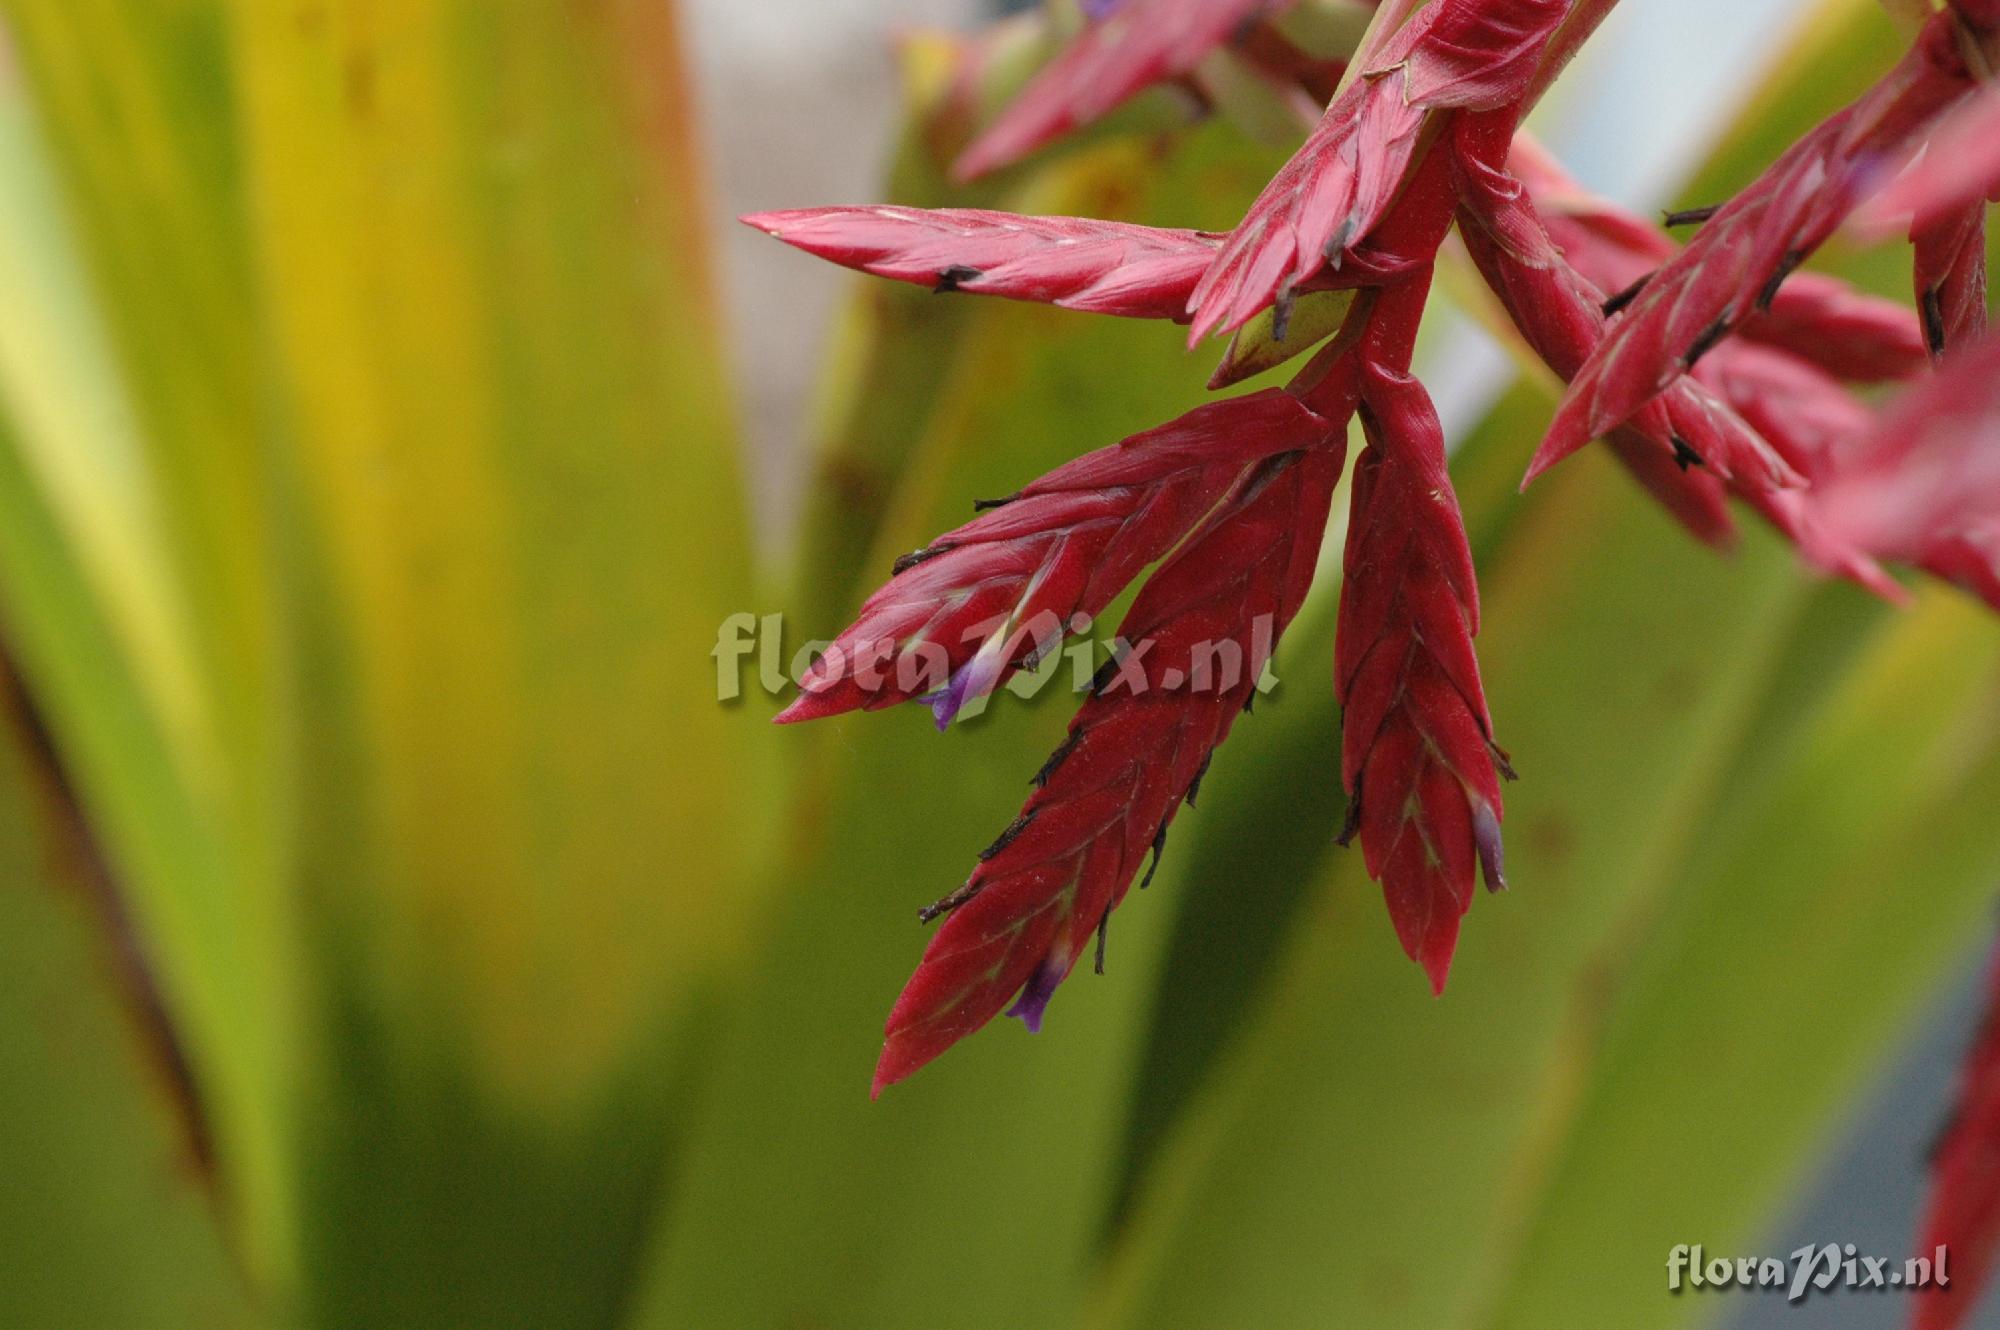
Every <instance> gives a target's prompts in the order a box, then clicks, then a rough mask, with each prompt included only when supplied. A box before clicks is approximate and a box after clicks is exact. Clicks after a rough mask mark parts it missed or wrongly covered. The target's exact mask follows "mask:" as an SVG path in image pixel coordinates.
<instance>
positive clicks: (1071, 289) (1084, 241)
mask: <svg viewBox="0 0 2000 1330" xmlns="http://www.w3.org/2000/svg"><path fill="white" fill-rule="evenodd" d="M743 221H744V222H745V223H747V224H748V225H750V226H754V227H756V228H757V229H759V230H761V231H764V232H767V233H769V234H770V235H772V236H775V237H776V238H777V239H779V240H782V241H784V242H785V243H786V244H788V245H791V246H793V247H794V248H797V249H802V250H804V251H806V252H807V253H808V254H814V255H817V256H819V257H820V258H823V259H826V260H829V261H830V262H833V263H838V264H840V265H841V266H842V267H846V268H857V269H859V270H861V271H862V272H868V273H873V274H874V275H876V276H877V277H889V278H894V279H895V280H896V281H899V282H914V283H916V284H917V285H919V286H928V287H931V288H933V289H935V290H938V291H967V292H970V293H972V294H974V295H993V296H1006V297H1008V298H1009V299H1013V300H1032V301H1038V302H1041V303H1043V304H1051V305H1060V306H1062V307H1063V308H1065V309H1076V310H1087V311H1089V312H1091V313H1094V314H1116V315H1120V316H1122V317H1125V318H1134V319H1182V318H1185V317H1186V316H1187V315H1186V307H1187V299H1188V293H1189V292H1190V291H1192V290H1193V289H1194V284H1195V283H1196V282H1197V281H1199V280H1200V278H1201V274H1202V273H1203V272H1204V271H1205V270H1206V269H1207V267H1208V264H1209V260H1211V259H1213V258H1214V257H1215V251H1216V248H1217V246H1218V245H1219V244H1220V243H1221V237H1219V236H1213V235H1206V234H1204V233H1202V232H1200V231H1174V230H1164V229H1162V228H1159V227H1152V226H1135V225H1132V224H1130V223H1126V222H1101V221H1098V220H1096V219H1095V218H1090V217H1024V216H1021V215H1019V214H1016V213H1009V212H989V211H986V210H984V209H977V208H937V209H924V208H896V207H889V206H886V205H882V206H874V207H859V208H801V209H798V210H796V211H792V212H766V213H755V214H752V215H751V216H748V217H745V218H744V219H743Z"/></svg>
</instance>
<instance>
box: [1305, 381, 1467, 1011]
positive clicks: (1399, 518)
mask: <svg viewBox="0 0 2000 1330" xmlns="http://www.w3.org/2000/svg"><path fill="white" fill-rule="evenodd" d="M1361 421H1362V426H1363V429H1364V430H1365V432H1366V434H1367V437H1368V447H1367V449H1366V451H1364V452H1363V453H1362V454H1361V458H1360V460H1359V461H1358V462H1356V463H1355V471H1354V502H1353V516H1352V519H1351V524H1350V526H1349V528H1348V536H1347V560H1346V568H1347V583H1346V589H1345V591H1344V592H1343V594H1342V596H1341V599H1340V630H1339V639H1338V643H1339V645H1338V651H1337V660H1336V664H1335V674H1334V678H1335V683H1336V687H1337V690H1338V692H1339V695H1340V701H1341V706H1342V708H1343V717H1342V721H1341V727H1342V729H1341V733H1342V738H1341V751H1342V758H1341V775H1342V778H1343V780H1344V781H1345V782H1346V784H1347V788H1348V790H1349V792H1350V797H1351V803H1350V812H1349V819H1350V828H1351V829H1352V830H1358V831H1359V832H1360V834H1361V846H1362V851H1363V853H1364V855H1365V856H1366V858H1367V861H1368V871H1369V872H1370V873H1372V874H1373V875H1374V876H1375V877H1376V878H1378V879H1379V880H1380V881H1381V882H1382V886H1383V893H1384V895H1385V896H1386V897H1387V899H1388V903H1389V917H1390V918H1391V919H1392V920H1394V922H1395V925H1396V935H1397V937H1398V938H1400V939H1401V941H1402V944H1403V949H1404V950H1405V951H1407V952H1408V953H1409V954H1410V956H1411V958H1412V959H1414V960H1416V961H1417V962H1418V963H1419V964H1420V965H1422V966H1423V967H1424V972H1425V973H1426V974H1428V975H1429V976H1430V980H1431V987H1432V989H1433V990H1434V991H1436V992H1439V993H1442V992H1443V991H1444V985H1445V978H1446V976H1447V975H1448V974H1449V972H1450V970H1451V959H1452V954H1453V952H1454V950H1455V949H1456V948H1457V945H1458V928H1459V918H1460V916H1462V915H1463V914H1464V913H1465V912H1466V910H1467V909H1468V908H1470V907H1471V905H1472V896H1473V879H1474V877H1475V875H1476V871H1477V868H1478V866H1483V867H1484V870H1485V876H1486V885H1487V887H1488V888H1489V889H1491V890H1494V891H1498V890H1499V889H1500V888H1501V887H1502V886H1504V885H1505V880H1504V878H1503V876H1502V867H1501V864H1502V860H1501V849H1500V816H1501V803H1500V781H1499V778H1498V776H1497V774H1496V761H1498V760H1499V759H1498V753H1497V750H1496V749H1495V748H1494V746H1493V720H1492V717H1491V716H1490V715H1488V714H1487V710H1486V697H1485V693H1484V691H1483V690H1482V689H1481V687H1480V682H1479V664H1478V662H1477V660H1475V659H1474V657H1473V651H1472V639H1473V636H1474V635H1475V634H1477V633H1478V631H1479V591H1478V587H1477V584H1476V583H1475V581H1474V576H1473V570H1472V551H1471V549H1470V548H1469V547H1468V546H1467V545H1466V539H1465V526H1464V523H1463V522H1462V521H1461V520H1460V518H1459V513H1458V504H1457V501H1456V500H1455V499H1454V498H1453V496H1452V492H1451V480H1450V477H1449V476H1448V475H1447V474H1446V471H1445V453H1444V430H1443V427H1442V426H1441V425H1440V424H1439V423H1438V418H1437V412H1436V411H1435V410H1434V409H1432V407H1431V403H1430V398H1429V397H1428V396H1427V395H1426V394H1425V392H1424V390H1423V387H1422V385H1420V384H1418V383H1417V381H1416V380H1415V379H1413V378H1410V377H1409V376H1408V375H1406V374H1401V373H1398V372H1396V371H1395V370H1394V369H1393V368H1388V367H1382V366H1370V367H1369V368H1368V369H1367V370H1366V371H1364V382H1363V388H1362V405H1361ZM1350 834H1352V831H1350Z"/></svg>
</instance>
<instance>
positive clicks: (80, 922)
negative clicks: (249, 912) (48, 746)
mask: <svg viewBox="0 0 2000 1330" xmlns="http://www.w3.org/2000/svg"><path fill="white" fill-rule="evenodd" d="M15 685H16V681H15V680H13V679H11V678H10V679H9V680H7V683H6V689H7V692H8V694H9V696H8V697H7V698H6V701H5V708H4V714H0V937H4V938H5V939H6V964H4V965H0V1137H4V1139H5V1140H6V1141H7V1147H8V1154H7V1185H6V1186H5V1187H0V1241H4V1243H5V1244H6V1248H7V1252H8V1256H7V1260H6V1262H5V1263H4V1266H0V1322H4V1323H6V1324H8V1325H19V1326H38V1327H46V1330H98V1327H103V1326H119V1327H130V1328H131V1330H155V1328H157V1330H250V1327H253V1326H258V1325H262V1324H264V1323H265V1321H264V1318H262V1317H261V1316H259V1315H257V1314H256V1313H255V1312H254V1311H253V1309H252V1305H251V1302H250V1300H249V1299H248V1298H247V1297H246V1295H245V1291H244V1289H243V1286H242V1282H241V1280H240V1278H239V1277H238V1274H237V1272H236V1270H235V1268H234V1267H233V1265H232V1263H231V1261H230V1258H229V1255H228V1253H227V1252H226V1250H225V1248H224V1244H223V1239H222V1234H221V1231H220V1226H219V1225H218V1224H217V1222H216V1216H215V1213H214V1210H213V1208H212V1200H213V1194H212V1192H211V1191H210V1189H209V1186H208V1183H209V1179H208V1178H206V1177H205V1176H204V1175H203V1166H202V1164H201V1163H200V1162H199V1160H198V1159H197V1157H196V1155H195V1152H194V1150H193V1148H192V1142H191V1141H190V1140H189V1138H188V1136H187V1135H186V1127H187V1126H188V1122H189V1118H188V1116H187V1114H186V1113H184V1112H183V1111H182V1108H183V1106H182V1105H179V1104H177V1103H175V1102H174V1097H175V1088H174V1087H173V1085H172V1084H171V1077H170V1075H169V1069H170V1067H171V1061H172V1059H171V1053H172V1050H171V1049H170V1048H168V1047H167V1046H166V1045H164V1044H161V1043H159V1042H158V1038H157V1036H158V1034H159V1031H158V1030H157V1028H154V1029H141V1028H140V1027H139V1024H138V1022H136V1021H135V1020H134V1019H133V1018H134V1016H135V1015H137V1014H139V1009H140V1006H141V1002H140V997H141V994H140V992H139V991H138V990H137V989H135V988H134V987H133V986H132V983H131V981H132V980H133V979H134V978H136V977H139V976H137V975H136V974H135V972H134V971H133V970H132V968H131V960H132V957H131V955H130V953H129V952H127V953H126V954H124V955H122V956H121V955H118V954H117V951H116V947H117V944H118V943H119V942H121V941H129V939H119V938H117V937H115V936H114V932H115V930H117V929H118V928H120V927H121V926H122V920H119V919H117V918H115V917H114V915H115V907H114V904H113V902H112V900H111V898H110V896H109V894H108V891H107V884H106V883H105V881H104V880H103V875H102V865H100V864H99V863H97V862H96V860H95V858H94V849H93V847H92V846H91V845H90V844H89V842H88V833H87V832H86V831H85V830H84V828H83V827H82V825H81V823H80V822H79V821H78V820H77V817H76V810H75V808H74V806H73V805H72V804H71V803H70V802H69V799H68V792H67V791H66V790H65V789H63V788H62V785H61V782H60V778H59V777H57V776H56V775H55V773H54V772H53V771H52V769H51V768H50V767H49V766H48V765H47V762H46V753H45V752H44V751H43V750H42V749H41V747H40V744H39V743H38V741H37V739H36V736H35V735H34V734H33V733H32V730H31V728H30V725H29V722H28V720H27V718H26V717H25V716H23V715H22V714H21V713H20V712H19V710H18V708H19V704H20V698H19V696H18V693H17V692H16V689H15Z"/></svg>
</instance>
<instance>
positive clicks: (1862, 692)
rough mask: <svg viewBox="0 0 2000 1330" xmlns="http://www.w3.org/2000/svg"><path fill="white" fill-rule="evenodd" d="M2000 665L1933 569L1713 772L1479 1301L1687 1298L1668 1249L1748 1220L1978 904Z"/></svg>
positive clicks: (1991, 858) (1726, 1239)
mask: <svg viewBox="0 0 2000 1330" xmlns="http://www.w3.org/2000/svg"><path fill="white" fill-rule="evenodd" d="M1996 684H2000V630H1996V628H1995V627H1994V625H1993V624H1992V623H1991V622H1990V620H1989V618H1988V616H1987V615H1986V614H1985V613H1984V611H1982V610H1981V609H1980V608H1979V607H1978V606H1976V605H1973V604H1972V603H1970V602H1968V601H1966V600H1964V599H1963V598H1962V597H1959V596H1957V595H1956V593H1952V592H1947V591H1942V590H1939V591H1934V592H1933V593H1931V594H1930V595H1928V596H1927V597H1926V599H1925V602H1924V604H1923V605H1922V607H1921V608H1920V609H1919V610H1918V611H1917V612H1915V613H1914V614H1913V615H1911V616H1909V617H1908V618H1906V619H1904V620H1902V621H1900V622H1896V623H1892V624H1889V625H1887V626H1885V627H1884V628H1883V629H1882V630H1881V631H1880V632H1878V633H1877V634H1876V635H1875V638H1874V640H1873V641H1872V642H1871V643H1870V644H1869V645H1868V648H1867V650H1866V651H1865V653H1864V654H1863V655H1862V656H1861V658H1860V659H1859V661H1858V662H1857V664H1856V666H1855V668H1854V669H1852V670H1851V671H1849V672H1848V674H1847V677H1846V678H1845V679H1843V680H1842V681H1841V683H1840V684H1839V686H1838V687H1837V688H1835V689H1834V690H1832V692H1831V693H1830V695H1828V696H1826V697H1825V698H1824V699H1823V700H1822V701H1821V703H1820V704H1819V705H1818V706H1816V707H1814V708H1813V712H1812V715H1811V716H1810V717H1809V718H1806V719H1805V721H1804V723H1801V724H1799V725H1797V726H1796V727H1794V729H1793V732H1792V733H1791V734H1790V735H1789V736H1787V738H1786V739H1785V740H1784V741H1783V744H1782V748H1783V752H1784V754H1785V757H1784V760H1783V762H1782V764H1781V767H1780V769H1779V770H1777V771H1774V772H1770V773H1768V774H1767V775H1766V777H1765V778H1764V779H1763V780H1760V781H1752V782H1746V784H1747V785H1748V788H1747V789H1746V788H1743V787H1742V786H1736V787H1731V788H1728V789H1725V790H1723V791H1719V792H1718V797H1717V799H1716V800H1715V803H1714V805H1713V806H1712V807H1711V808H1710V810H1709V811H1708V815H1707V816H1706V817H1705V818H1704V824H1705V827H1706V831H1705V833H1704V836H1703V838H1702V840H1701V842H1700V844H1699V847H1698V850H1697V853H1696V854H1695V855H1694V856H1693V857H1692V859H1691V860H1690V862H1688V864H1687V865H1686V867H1685V868H1684V869H1682V870H1681V871H1680V872H1679V873H1678V874H1677V877H1678V879H1679V882H1678V885H1677V887H1676V890H1675V892H1674V894H1673V896H1672V897H1671V898H1670V899H1669V900H1667V901H1665V902H1663V908H1662V909H1661V910H1660V911H1659V912H1658V913H1657V914H1656V915H1654V916H1652V917H1648V918H1645V919H1642V920H1634V921H1633V925H1634V927H1633V933H1632V937H1631V940H1630V946H1629V952H1630V956H1629V961H1628V962H1627V963H1625V964H1621V966H1620V968H1621V969H1624V970H1626V971H1627V972H1629V973H1631V974H1632V975H1633V976H1634V977H1633V979H1632V980H1631V983H1630V985H1629V987H1627V988H1626V989H1625V990H1624V991H1623V992H1622V993H1621V994H1620V995H1619V1001H1618V1002H1617V1003H1616V1004H1615V1006H1614V1007H1613V1008H1612V1009H1611V1010H1610V1011H1609V1013H1608V1014H1607V1015H1606V1016H1605V1017H1604V1018H1603V1020H1604V1025H1603V1029H1602V1031H1601V1033H1600V1035H1599V1036H1598V1038H1597V1039H1596V1040H1595V1041H1594V1042H1595V1049H1594V1056H1593V1058H1592V1059H1591V1061H1590V1063H1589V1066H1588V1072H1587V1075H1586V1076H1585V1078H1584V1080H1583V1083H1582V1084H1581V1085H1580V1086H1579V1088H1578V1093H1577V1095H1576V1097H1575V1100H1574V1105H1575V1106H1574V1108H1573V1109H1571V1110H1570V1111H1569V1112H1568V1113H1567V1114H1566V1115H1565V1116H1566V1117H1567V1120H1566V1121H1565V1122H1564V1123H1563V1124H1562V1130H1561V1132H1560V1136H1559V1140H1560V1145H1559V1146H1558V1148H1557V1149H1556V1150H1555V1151H1553V1152H1552V1155H1551V1157H1550V1159H1549V1160H1548V1161H1547V1168H1548V1173H1547V1175H1546V1176H1545V1177H1543V1178H1542V1179H1540V1180H1539V1182H1538V1184H1537V1186H1536V1188H1535V1191H1536V1193H1537V1195H1536V1198H1535V1200H1534V1202H1533V1204H1532V1205H1531V1207H1530V1210H1529V1213H1528V1214H1527V1215H1526V1216H1523V1218H1525V1219H1526V1220H1527V1221H1528V1222H1527V1224H1526V1225H1525V1230H1524V1231H1525V1238H1524V1240H1523V1241H1522V1243H1521V1245H1520V1247H1519V1248H1518V1250H1517V1251H1516V1252H1515V1253H1514V1254H1513V1256H1512V1258H1511V1260H1510V1266H1511V1274H1510V1276H1509V1279H1508V1283H1507V1286H1506V1291H1505V1293H1504V1295H1503V1297H1502V1299H1501V1300H1500V1303H1499V1307H1498V1311H1497V1314H1496V1315H1495V1316H1494V1317H1493V1318H1492V1320H1493V1323H1494V1324H1497V1325H1505V1326H1521V1327H1528V1326H1541V1325H1547V1324H1549V1319H1550V1317H1551V1316H1552V1315H1559V1314H1562V1313H1561V1312H1560V1311H1559V1310H1558V1309H1573V1308H1575V1307H1577V1306H1579V1305H1582V1306H1596V1307H1603V1308H1607V1309H1609V1308H1619V1309H1623V1314H1621V1321H1620V1323H1621V1324H1628V1325H1632V1326H1634V1327H1639V1326H1646V1325H1679V1324H1690V1323H1692V1322H1693V1321H1695V1320H1696V1319H1697V1318H1698V1317H1699V1316H1700V1314H1701V1313H1702V1311H1703V1310H1704V1309H1703V1308H1701V1307H1699V1306H1697V1305H1692V1304H1690V1303H1689V1301H1688V1300H1687V1299H1672V1298H1665V1297H1660V1296H1658V1292H1659V1289H1660V1287H1661V1283H1660V1281H1661V1279H1662V1278H1663V1275H1662V1269H1663V1262H1664V1261H1665V1259H1666V1253H1667V1252H1668V1251H1669V1250H1670V1249H1671V1248H1672V1247H1673V1245H1674V1244H1675V1243H1679V1242H1705V1243H1707V1244H1709V1246H1710V1248H1711V1249H1712V1250H1716V1251H1747V1250H1751V1249H1752V1248H1753V1247H1754V1246H1755V1241H1756V1239H1757V1237H1758V1236H1759V1234H1760V1232H1761V1228H1762V1225H1764V1224H1765V1223H1767V1222H1768V1221H1769V1220H1770V1219H1771V1218H1772V1217H1773V1216H1772V1209H1773V1201H1774V1199H1775V1198H1777V1197H1780V1196H1783V1195H1786V1194H1788V1193H1789V1190H1790V1189H1791V1188H1793V1187H1795V1186H1796V1185H1798V1184H1799V1183H1800V1182H1802V1181H1803V1180H1804V1176H1805V1169H1806V1165H1807V1164H1808V1163H1809V1162H1810V1161H1811V1160H1812V1159H1813V1158H1814V1157H1815V1155H1816V1153H1817V1150H1818V1149H1819V1148H1820V1147H1822V1146H1823V1145H1824V1144H1825V1143H1826V1140H1827V1137H1828V1135H1829V1133H1830V1131H1831V1128H1832V1126H1833V1124H1834V1123H1835V1121H1836V1120H1837V1117H1838V1114H1839V1112H1840V1110H1841V1109H1842V1108H1843V1107H1845V1106H1846V1105H1847V1104H1848V1103H1849V1102H1851V1095H1852V1093H1853V1087H1854V1086H1855V1085H1856V1084H1858V1083H1860V1082H1861V1081H1862V1079H1863V1078H1864V1077H1865V1076H1867V1075H1868V1074H1869V1073H1870V1072H1871V1071H1873V1070H1874V1069H1875V1068H1876V1067H1878V1066H1879V1065H1880V1064H1881V1061H1882V1058H1883V1055H1884V1053H1885V1051H1886V1050H1887V1049H1888V1048H1889V1047H1890V1045H1891V1042H1892V1041H1893V1040H1894V1039H1895V1038H1897V1037H1898V1036H1899V1035H1901V1034H1902V1032H1903V1031H1904V1030H1905V1029H1906V1028H1907V1025H1908V1022H1909V1021H1910V1020H1912V1019H1914V1018H1915V1016H1916V1015H1917V1013H1918V1012H1919V1011H1920V1010H1921V1009H1922V1006H1923V1004H1924V1002H1925V1000H1926V999H1927V998H1928V997H1929V995H1930V994H1931V992H1932V991H1933V990H1934V988H1935V986H1936V985H1937V984H1938V983H1939V982H1941V981H1942V980H1943V979H1944V978H1945V976H1946V975H1947V974H1948V973H1949V972H1950V970H1951V969H1952V967H1953V964H1954V962H1955V961H1956V959H1957V957H1958V955H1959V954H1960V947H1959V943H1960V942H1962V940H1963V939H1964V938H1965V937H1966V936H1968V935H1969V934H1971V933H1973V932H1975V931H1976V930H1977V929H1978V928H1979V926H1980V920H1981V918H1982V916H1983V915H1984V914H1985V913H1986V912H1987V909H1988V907H1989V905H1990V898H1991V893H1992V884H1993V882H1994V880H1995V878H1996V876H2000V827H1996V826H1995V825H1994V824H1993V821H1992V819H1991V817H1990V815H1989V814H1990V811H1991V809H1992V808H1993V807H1994V805H1995V801H1996V799H2000V712H1996V710H1995V708H1994V707H1993V704H1992V703H1993V698H1994V696H1995V695H1996ZM1635 1141H1643V1142H1645V1143H1646V1145H1645V1148H1644V1149H1643V1150H1640V1149H1634V1148H1633V1142H1635ZM1634 1196H1644V1197H1645V1198H1646V1203H1645V1205H1643V1206H1639V1207H1635V1206H1634V1205H1633V1204H1632V1198H1633V1197H1634Z"/></svg>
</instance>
